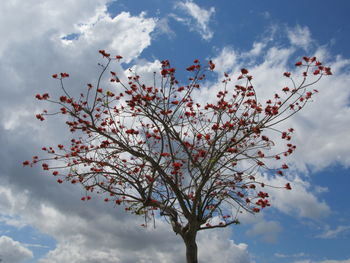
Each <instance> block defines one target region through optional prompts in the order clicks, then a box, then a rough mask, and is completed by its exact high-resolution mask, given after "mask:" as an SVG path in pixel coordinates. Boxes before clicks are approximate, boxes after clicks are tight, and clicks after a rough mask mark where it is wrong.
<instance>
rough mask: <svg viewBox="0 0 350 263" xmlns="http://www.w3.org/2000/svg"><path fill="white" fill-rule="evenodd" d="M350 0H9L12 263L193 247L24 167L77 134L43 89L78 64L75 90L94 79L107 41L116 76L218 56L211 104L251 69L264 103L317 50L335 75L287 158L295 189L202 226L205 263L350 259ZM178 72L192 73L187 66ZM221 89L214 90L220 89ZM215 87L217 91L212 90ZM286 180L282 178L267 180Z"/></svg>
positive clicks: (171, 256)
mask: <svg viewBox="0 0 350 263" xmlns="http://www.w3.org/2000/svg"><path fill="white" fill-rule="evenodd" d="M349 7H350V6H349V3H348V2H347V1H345V0H343V1H336V2H335V3H333V4H332V5H329V3H328V1H324V0H321V1H315V0H309V1H284V2H283V3H281V1H277V0H271V1H264V2H263V1H258V0H254V1H249V3H247V1H239V0H235V1H209V0H203V1H199V0H197V1H185V0H184V1H164V0H148V1H136V0H128V1H126V0H118V1H108V0H75V1H70V0H60V1H57V0H27V1H18V0H17V1H16V0H9V1H4V3H2V5H1V7H0V34H1V36H2V39H1V41H0V79H1V82H0V88H1V97H0V98H1V103H0V145H1V150H0V157H1V160H2V165H1V166H0V259H2V262H3V263H19V262H26V263H33V262H39V263H55V262H72V263H97V262H106V263H109V262H110V263H112V262H121V263H134V262H138V263H141V262H142V263H148V262H154V263H158V262H159V263H160V262H164V263H170V262H175V263H181V262H184V256H183V255H184V246H183V244H182V241H181V240H180V238H179V237H177V236H175V235H174V234H173V233H172V232H171V230H170V227H169V225H167V223H165V222H163V221H161V220H157V224H156V229H153V228H152V227H151V228H148V229H144V228H142V227H140V224H142V223H143V221H142V218H138V217H136V216H134V215H129V214H126V213H124V211H123V209H116V208H114V207H113V205H111V204H106V203H105V202H103V201H102V200H103V198H98V197H94V198H93V199H92V200H91V201H90V202H81V201H80V197H81V196H82V195H83V194H84V192H83V191H82V189H81V188H79V186H72V185H68V184H63V185H58V184H57V183H56V182H55V178H51V177H50V176H47V174H44V173H43V172H42V171H41V170H40V169H38V168H31V169H30V168H23V167H22V162H23V161H24V160H27V159H30V158H31V156H32V155H36V154H40V152H39V150H40V148H41V146H42V145H57V144H58V143H62V142H65V141H67V140H69V136H70V134H69V133H68V132H66V131H65V130H64V128H63V122H60V121H59V119H58V118H50V119H49V120H48V121H46V122H43V123H42V122H39V121H37V120H36V119H35V114H36V113H38V112H40V111H41V110H42V109H43V108H47V109H50V108H49V107H51V106H50V105H44V103H39V102H38V101H36V100H35V99H34V96H35V94H37V93H44V92H49V93H50V94H52V96H55V94H56V96H57V95H58V94H59V89H58V86H57V83H56V82H55V81H53V80H52V78H51V77H50V76H51V74H52V73H56V72H69V73H70V75H71V77H70V78H69V79H68V80H67V82H66V83H67V87H68V88H69V89H70V90H71V92H72V93H79V92H80V91H82V90H84V89H85V88H84V87H85V85H86V83H90V82H91V83H93V82H94V81H96V77H97V74H98V72H99V67H98V65H97V63H98V62H101V58H100V56H99V54H98V52H97V51H98V50H99V49H106V50H108V51H110V52H111V53H112V54H121V55H123V57H124V60H123V61H124V63H122V64H121V66H120V65H115V70H116V71H117V72H119V74H123V72H124V71H125V72H127V69H128V68H129V67H131V66H132V65H137V69H138V72H139V73H140V74H141V73H145V74H146V73H147V72H153V68H157V66H158V65H159V61H160V60H163V59H170V61H172V62H173V65H174V66H175V67H176V68H178V71H180V68H186V67H187V66H188V65H190V64H191V62H192V61H193V59H195V58H198V59H200V60H203V61H204V60H208V59H213V60H214V62H215V63H216V65H217V67H216V71H215V73H214V75H213V76H212V78H211V80H210V82H209V83H208V87H207V88H203V91H202V93H201V94H199V95H200V96H199V99H200V100H202V101H206V100H207V99H208V98H210V97H212V95H211V94H214V91H215V89H216V88H217V87H218V84H217V83H218V81H219V80H220V79H221V77H222V75H223V72H228V73H229V74H231V75H233V76H237V75H238V71H239V69H240V68H241V67H247V68H249V69H250V71H251V73H252V74H253V75H254V84H255V87H256V88H257V92H258V94H259V95H260V96H262V97H268V96H269V95H270V94H274V92H275V91H276V90H279V89H280V88H281V87H283V86H285V84H286V79H284V78H283V77H282V73H283V72H285V71H292V70H294V69H293V67H292V65H293V64H294V62H295V61H297V60H298V59H299V57H300V56H303V55H309V56H313V55H316V56H317V57H318V58H319V59H320V60H321V61H324V62H326V63H327V64H329V65H331V66H332V68H333V73H334V76H332V77H329V78H326V79H324V80H323V81H322V82H321V83H319V84H318V86H317V89H318V90H320V94H319V95H317V97H315V99H314V102H313V103H310V104H309V105H308V106H307V107H306V109H305V110H304V111H303V112H302V113H301V114H300V115H299V116H297V117H296V118H293V119H292V120H290V121H289V123H286V126H288V127H289V126H292V127H293V128H295V129H296V133H295V136H294V142H295V144H296V145H297V146H298V148H297V152H296V153H295V154H294V155H293V156H291V158H290V159H289V160H288V161H289V164H290V167H291V168H292V169H291V171H290V174H289V176H288V178H289V180H291V181H292V183H291V184H292V185H293V191H272V192H271V195H272V204H273V208H269V209H266V210H265V211H264V213H262V214H259V215H257V216H255V217H252V216H248V215H243V216H242V218H241V221H242V224H241V225H239V226H234V227H232V228H226V229H221V230H211V231H206V232H203V233H200V235H199V238H198V243H199V255H200V260H201V261H200V262H203V263H207V262H208V263H209V262H214V261H217V262H225V263H230V262H235V263H253V262H256V263H264V262H266V263H267V262H270V263H274V262H281V263H350V249H349V243H350V206H349V203H348V190H349V189H348V187H349V186H350V178H349V171H350V169H349V166H350V153H349V149H350V110H349V105H350V104H349V100H350V88H349V81H350V59H349V58H350V50H349V49H348V46H349V45H350V38H349V37H350V23H349V18H348V12H347V10H349ZM182 74H183V75H181V73H180V78H181V77H182V78H184V77H185V76H186V73H185V72H183V73H182ZM209 84H210V85H209ZM209 86H210V87H211V88H210V87H209ZM267 180H271V181H274V182H273V183H284V182H278V180H282V179H268V178H267Z"/></svg>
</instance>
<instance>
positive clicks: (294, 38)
mask: <svg viewBox="0 0 350 263" xmlns="http://www.w3.org/2000/svg"><path fill="white" fill-rule="evenodd" d="M287 34H288V38H289V41H290V43H291V44H292V45H295V46H297V47H301V48H303V49H304V50H308V48H309V47H310V44H311V43H312V39H311V33H310V30H309V28H308V27H306V26H304V27H302V26H300V25H297V26H295V27H294V28H289V29H288V30H287Z"/></svg>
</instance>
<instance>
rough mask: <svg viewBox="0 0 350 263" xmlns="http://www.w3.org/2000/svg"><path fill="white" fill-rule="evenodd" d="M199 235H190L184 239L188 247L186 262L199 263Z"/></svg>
mask: <svg viewBox="0 0 350 263" xmlns="http://www.w3.org/2000/svg"><path fill="white" fill-rule="evenodd" d="M196 236H197V233H190V234H187V235H186V236H184V237H183V239H184V242H185V245H186V262H187V263H198V258H197V254H198V248H197V243H196Z"/></svg>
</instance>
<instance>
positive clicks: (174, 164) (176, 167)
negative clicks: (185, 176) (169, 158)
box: [173, 162, 182, 170]
mask: <svg viewBox="0 0 350 263" xmlns="http://www.w3.org/2000/svg"><path fill="white" fill-rule="evenodd" d="M181 166H182V163H177V162H175V163H173V167H174V169H175V170H179V169H180V168H181Z"/></svg>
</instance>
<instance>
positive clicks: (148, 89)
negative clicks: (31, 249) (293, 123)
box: [23, 50, 331, 263]
mask: <svg viewBox="0 0 350 263" xmlns="http://www.w3.org/2000/svg"><path fill="white" fill-rule="evenodd" d="M99 52H100V53H101V55H102V56H103V57H104V58H105V60H106V63H105V65H101V66H102V71H101V73H100V75H99V78H98V81H97V83H96V85H95V86H93V85H92V84H88V85H87V90H86V92H85V93H84V94H81V95H80V97H77V98H75V97H72V96H71V95H70V94H69V92H68V90H67V89H66V88H65V86H64V79H65V78H67V77H69V74H67V73H60V74H54V75H52V77H53V78H54V79H56V80H58V81H59V83H60V87H61V89H62V92H63V95H62V96H61V97H59V98H58V99H57V100H54V99H51V98H50V96H49V94H47V93H45V94H42V95H41V94H37V95H36V98H37V99H39V100H47V101H49V102H51V103H55V104H56V105H59V108H60V109H59V111H58V112H56V113H48V112H47V111H44V112H43V113H41V114H37V115H36V117H37V118H38V119H39V120H41V121H43V120H44V118H45V116H47V115H51V114H57V113H59V114H63V115H66V116H67V121H66V124H67V126H68V128H69V129H70V131H71V132H72V133H73V134H75V135H76V136H75V137H74V138H72V139H71V145H69V146H64V145H62V144H59V145H58V146H57V147H43V148H42V150H43V151H45V152H46V153H47V155H48V156H49V157H48V158H44V159H40V158H39V157H37V156H34V157H33V159H32V161H25V162H24V163H23V165H33V164H36V163H41V166H42V168H43V170H46V171H51V173H52V174H53V175H54V176H57V177H58V179H57V182H58V183H60V184H61V183H63V182H70V183H72V184H75V183H79V184H81V185H82V186H83V187H84V188H85V190H86V195H84V196H83V197H82V198H81V200H83V201H85V200H89V199H91V196H90V194H89V193H90V192H96V193H99V194H101V195H103V196H104V197H103V198H104V201H105V202H115V204H117V205H123V206H124V207H125V210H126V211H130V212H132V213H135V214H137V215H143V216H144V217H145V224H144V225H145V226H146V225H147V222H149V219H152V217H153V218H154V215H155V212H158V213H159V215H160V216H163V217H164V218H165V219H166V220H168V221H169V222H170V224H171V226H172V229H173V231H174V232H175V233H176V234H179V235H180V236H181V237H182V239H183V241H184V243H185V246H186V258H187V262H188V263H195V262H198V260H197V244H196V235H197V233H198V231H201V230H205V229H213V228H222V227H227V226H229V225H232V224H238V223H239V221H238V214H239V212H240V211H242V210H245V211H248V212H251V213H258V212H259V211H260V210H261V209H263V208H265V207H267V206H270V204H269V201H268V197H269V195H268V193H267V192H265V191H264V189H266V188H268V187H277V188H285V189H288V190H290V189H291V186H290V184H289V183H287V184H285V185H281V186H272V185H267V184H266V182H265V183H264V182H263V181H262V180H261V177H259V173H260V171H261V170H262V169H265V170H268V171H269V172H270V173H271V174H274V175H275V176H283V175H284V172H283V170H285V169H288V166H287V164H285V163H283V162H282V159H283V158H284V157H286V156H288V155H290V154H292V153H293V152H294V150H295V148H296V146H294V145H293V144H291V143H290V140H291V134H292V132H293V129H292V128H290V129H288V130H287V131H279V130H277V129H276V128H275V126H276V125H277V124H278V123H280V122H283V121H284V120H286V119H288V118H289V117H291V116H292V115H294V114H295V113H297V112H299V111H300V110H301V109H302V108H304V106H305V105H306V103H307V102H308V101H309V100H310V98H311V97H312V96H313V95H314V94H315V93H316V92H317V90H314V89H313V90H312V89H310V86H312V85H313V84H315V83H316V82H318V81H319V80H320V79H321V78H322V77H323V76H324V75H331V71H330V68H328V67H324V66H323V65H322V64H321V63H320V62H318V61H317V60H316V58H315V57H312V58H309V57H304V58H303V62H297V63H296V66H297V67H300V68H303V70H302V71H303V73H302V76H301V79H300V83H299V84H297V83H296V82H295V80H294V79H293V78H292V76H291V73H289V72H285V73H284V76H285V77H286V78H289V79H290V82H291V87H284V88H283V89H282V93H281V95H278V94H275V95H274V97H273V98H272V99H270V100H267V101H266V102H262V101H259V100H258V98H257V95H256V91H255V89H254V87H253V85H252V76H251V75H249V72H248V70H247V69H242V70H241V72H240V73H239V76H238V80H237V83H238V84H237V85H234V84H232V83H231V82H232V81H231V78H230V77H229V76H228V75H227V74H225V76H224V80H223V81H222V82H223V83H222V90H220V91H219V92H218V93H217V96H216V97H217V98H216V101H213V102H208V103H206V104H205V105H200V104H199V103H198V101H196V99H195V98H194V96H193V94H194V92H196V91H195V90H197V89H200V88H201V85H202V83H203V81H204V80H205V73H207V72H210V71H212V70H213V69H214V68H215V64H214V63H213V62H212V61H209V63H208V65H207V66H202V65H201V64H200V62H199V61H198V60H195V61H194V62H193V65H191V66H189V67H188V68H187V71H189V72H190V74H191V77H190V78H189V82H188V84H187V85H185V86H181V85H180V84H179V82H178V81H177V79H176V77H175V68H173V67H171V65H170V63H169V61H167V60H165V61H162V62H161V63H162V67H161V71H160V75H159V74H157V73H154V84H153V85H152V86H147V85H145V84H143V81H142V78H141V77H140V76H138V75H137V74H136V73H135V72H132V71H131V75H130V76H129V77H128V79H127V80H126V81H125V82H124V81H122V80H121V79H120V78H119V77H118V76H117V74H116V73H115V72H113V71H110V74H111V75H110V82H111V84H112V86H111V87H110V85H107V86H109V87H110V89H111V90H104V89H103V88H102V87H101V85H102V83H103V82H102V79H103V76H104V75H105V74H107V72H108V71H109V67H110V64H111V63H112V62H113V61H117V62H119V60H120V59H122V57H121V56H116V57H113V58H112V57H111V56H110V54H108V53H106V51H104V50H100V51H99ZM308 75H314V76H313V80H311V81H309V80H308ZM114 85H115V87H113V86H114ZM267 131H268V132H267ZM271 131H273V132H276V133H279V137H278V138H279V140H281V141H286V142H285V144H286V148H285V149H284V150H283V151H280V152H275V151H273V149H274V146H275V143H274V141H273V140H272V139H270V138H269V137H268V135H269V134H270V133H271ZM268 159H272V160H276V162H277V163H279V166H274V167H279V168H277V169H276V168H274V169H272V168H269V167H267V166H268V165H267V164H266V163H267V161H266V160H268ZM259 178H260V179H259ZM264 187H265V188H264Z"/></svg>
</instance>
